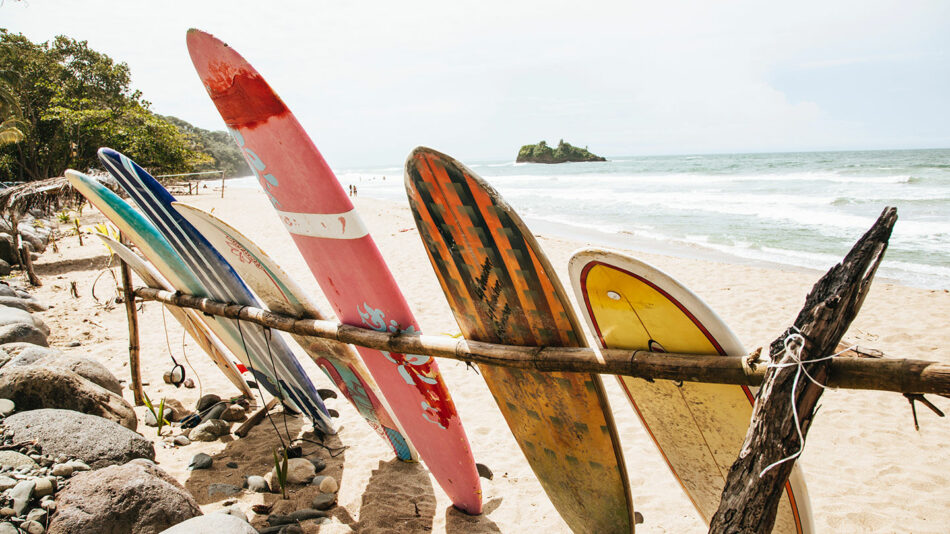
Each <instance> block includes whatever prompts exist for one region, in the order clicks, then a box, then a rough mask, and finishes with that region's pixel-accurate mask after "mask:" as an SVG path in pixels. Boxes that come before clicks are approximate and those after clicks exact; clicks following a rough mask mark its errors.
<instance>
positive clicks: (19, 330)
mask: <svg viewBox="0 0 950 534" xmlns="http://www.w3.org/2000/svg"><path fill="white" fill-rule="evenodd" d="M47 335H48V334H44V333H43V332H42V331H41V330H40V329H39V328H37V327H35V326H33V325H32V324H26V323H15V324H7V325H3V326H0V345H3V344H6V343H15V342H25V343H32V344H34V345H40V346H41V347H48V346H49V342H48V341H46V336H47Z"/></svg>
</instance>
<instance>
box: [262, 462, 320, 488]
mask: <svg viewBox="0 0 950 534" xmlns="http://www.w3.org/2000/svg"><path fill="white" fill-rule="evenodd" d="M271 473H273V477H274V480H277V471H276V470H274V469H272V470H271ZM315 474H316V470H315V469H314V468H313V464H312V463H310V460H307V459H306V458H291V459H289V460H287V483H288V484H306V483H308V482H310V480H311V479H312V478H313V476H314V475H315ZM272 487H273V486H272Z"/></svg>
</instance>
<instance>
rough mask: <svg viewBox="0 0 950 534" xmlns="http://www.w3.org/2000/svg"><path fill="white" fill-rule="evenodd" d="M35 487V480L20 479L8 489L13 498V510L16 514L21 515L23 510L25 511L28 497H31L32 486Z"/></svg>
mask: <svg viewBox="0 0 950 534" xmlns="http://www.w3.org/2000/svg"><path fill="white" fill-rule="evenodd" d="M35 487H36V482H34V481H32V480H21V481H20V482H18V483H17V485H16V486H13V489H12V490H10V492H9V493H8V495H9V497H10V498H11V499H13V511H14V512H15V513H16V515H23V512H25V511H26V506H27V505H28V504H30V499H32V498H33V488H35Z"/></svg>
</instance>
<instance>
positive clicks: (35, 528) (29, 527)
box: [20, 521, 46, 534]
mask: <svg viewBox="0 0 950 534" xmlns="http://www.w3.org/2000/svg"><path fill="white" fill-rule="evenodd" d="M20 530H23V531H25V532H26V533H27V534H44V533H45V532H46V528H45V527H44V526H43V525H41V524H40V523H39V522H37V521H24V522H23V523H22V524H20Z"/></svg>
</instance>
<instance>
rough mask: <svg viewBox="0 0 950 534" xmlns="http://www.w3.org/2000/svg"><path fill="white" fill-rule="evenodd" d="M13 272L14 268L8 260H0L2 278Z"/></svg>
mask: <svg viewBox="0 0 950 534" xmlns="http://www.w3.org/2000/svg"><path fill="white" fill-rule="evenodd" d="M11 272H13V267H11V266H10V263H9V262H8V261H6V260H0V276H6V275H8V274H10V273H11Z"/></svg>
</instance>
